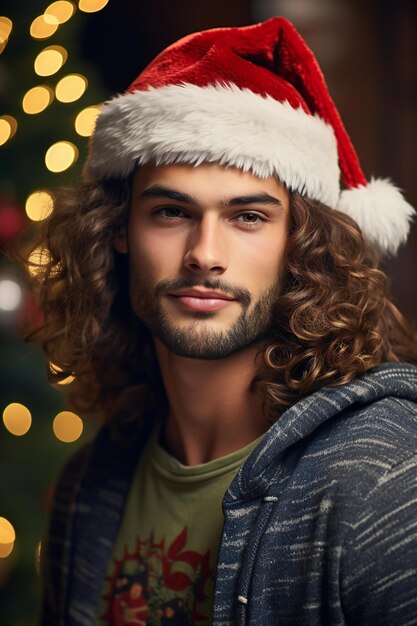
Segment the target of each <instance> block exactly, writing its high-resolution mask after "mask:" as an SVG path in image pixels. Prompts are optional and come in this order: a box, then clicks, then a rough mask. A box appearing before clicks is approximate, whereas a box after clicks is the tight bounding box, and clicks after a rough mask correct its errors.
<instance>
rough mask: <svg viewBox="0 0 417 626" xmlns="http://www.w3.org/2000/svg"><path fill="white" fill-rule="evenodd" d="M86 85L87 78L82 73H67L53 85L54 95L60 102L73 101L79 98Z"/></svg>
mask: <svg viewBox="0 0 417 626" xmlns="http://www.w3.org/2000/svg"><path fill="white" fill-rule="evenodd" d="M87 86H88V80H87V79H86V77H85V76H82V74H68V76H64V78H61V80H60V81H59V83H58V84H57V86H56V87H55V95H56V97H57V100H59V101H60V102H75V100H78V98H81V96H82V95H83V93H84V92H85V90H86V89H87Z"/></svg>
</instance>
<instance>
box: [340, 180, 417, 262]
mask: <svg viewBox="0 0 417 626" xmlns="http://www.w3.org/2000/svg"><path fill="white" fill-rule="evenodd" d="M335 208H336V209H338V210H339V211H341V212H342V213H346V214H347V215H349V216H350V217H351V218H353V219H354V220H355V222H356V223H357V224H358V225H359V226H360V228H361V230H362V232H363V234H364V236H365V237H366V238H367V239H368V240H369V241H372V242H373V243H375V244H377V246H378V247H379V248H380V249H381V250H384V251H386V252H388V253H390V254H395V252H396V251H397V249H398V247H399V245H400V244H401V243H404V242H405V240H406V239H407V235H408V231H409V230H410V222H411V220H412V218H413V216H414V215H415V211H414V209H413V207H412V206H411V204H409V203H408V202H407V201H406V200H405V199H404V197H403V195H402V194H401V192H400V190H399V189H398V188H397V187H395V185H393V184H392V183H391V181H390V180H388V179H372V180H371V181H370V182H369V183H368V184H367V185H366V187H365V186H363V185H361V186H360V187H357V188H354V189H346V190H345V191H342V193H341V195H340V200H339V204H338V206H337V207H335Z"/></svg>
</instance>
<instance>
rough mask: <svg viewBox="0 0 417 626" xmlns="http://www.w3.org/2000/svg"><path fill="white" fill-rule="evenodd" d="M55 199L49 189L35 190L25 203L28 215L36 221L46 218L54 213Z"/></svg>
mask: <svg viewBox="0 0 417 626" xmlns="http://www.w3.org/2000/svg"><path fill="white" fill-rule="evenodd" d="M53 208H54V201H53V198H52V196H51V194H50V193H48V192H47V191H34V192H33V193H31V194H30V196H28V198H27V200H26V204H25V211H26V215H27V216H28V217H29V219H31V220H32V221H34V222H40V221H41V220H44V219H46V218H47V217H49V215H50V214H51V213H52V210H53Z"/></svg>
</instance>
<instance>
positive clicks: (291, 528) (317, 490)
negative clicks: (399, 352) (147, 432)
mask: <svg viewBox="0 0 417 626" xmlns="http://www.w3.org/2000/svg"><path fill="white" fill-rule="evenodd" d="M143 443H144V442H143V441H141V440H138V439H137V438H136V439H135V437H133V436H132V437H131V438H130V444H129V445H127V446H126V445H121V444H118V443H117V442H116V441H115V440H113V438H112V436H111V431H110V429H109V428H108V427H104V428H103V429H102V430H101V431H100V433H99V435H98V436H97V437H96V438H95V440H94V441H93V442H92V443H91V444H89V445H88V446H86V447H84V448H82V449H81V451H79V452H78V453H77V454H76V455H75V456H74V457H73V458H72V459H71V461H70V463H69V464H67V466H66V468H65V470H64V471H63V473H62V475H61V477H60V480H59V482H58V484H57V487H56V490H55V497H54V504H53V510H52V514H51V518H50V527H49V533H48V540H47V542H46V547H45V550H44V551H43V556H42V568H43V583H44V596H43V608H42V617H41V626H64V625H65V626H92V625H93V624H94V620H95V613H96V608H97V604H98V601H99V596H100V592H101V589H102V585H103V579H104V577H105V575H106V567H107V562H108V559H109V558H110V555H111V550H112V545H113V542H114V540H115V537H116V534H117V530H118V526H119V523H120V521H121V517H122V513H123V508H124V503H125V499H126V496H127V493H128V491H129V485H130V479H131V476H132V474H133V471H134V469H135V467H136V464H137V461H138V455H139V453H140V449H141V447H142V445H143ZM416 470H417V367H414V366H412V365H408V364H405V363H385V364H383V365H382V366H380V367H379V368H378V369H376V370H373V371H372V372H369V373H367V374H366V375H365V376H362V377H361V378H358V379H356V380H355V381H353V382H351V383H349V384H346V385H344V386H341V387H335V388H330V387H324V388H322V389H321V390H319V391H316V392H315V393H313V394H311V395H310V396H308V397H305V398H303V399H302V400H300V401H299V402H297V403H296V404H294V405H293V406H292V407H290V408H289V409H288V410H287V411H286V412H285V413H284V414H283V415H282V416H281V417H280V418H279V419H278V420H277V422H276V423H275V424H274V425H273V426H271V428H270V429H269V430H268V432H267V433H266V434H265V436H264V438H263V439H262V440H261V442H260V443H259V444H258V445H257V447H256V448H255V449H254V450H253V451H252V452H251V454H250V455H249V457H248V458H247V459H246V461H245V462H244V463H243V464H242V466H241V468H240V470H239V472H238V473H237V475H236V477H235V478H234V480H233V481H232V483H231V485H230V487H229V489H228V490H227V492H226V494H225V496H224V500H223V510H224V526H223V533H222V540H221V546H220V552H219V559H218V566H217V573H216V590H215V601H214V614H213V624H214V625H215V626H220V625H222V626H226V625H232V624H236V625H237V624H238V625H242V626H243V625H251V626H257V625H259V626H269V625H272V624H273V625H277V624H279V625H280V626H281V625H284V624H285V625H291V626H303V625H308V626H318V625H329V626H330V625H331V626H336V625H337V626H344V625H346V626H365V625H366V626H379V625H381V626H382V625H386V626H388V625H389V626H411V625H413V624H414V625H416V624H417V471H416Z"/></svg>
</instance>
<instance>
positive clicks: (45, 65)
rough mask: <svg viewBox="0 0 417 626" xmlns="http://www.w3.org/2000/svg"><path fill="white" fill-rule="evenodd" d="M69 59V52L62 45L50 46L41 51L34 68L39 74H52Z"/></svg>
mask: <svg viewBox="0 0 417 626" xmlns="http://www.w3.org/2000/svg"><path fill="white" fill-rule="evenodd" d="M67 59H68V52H67V51H66V50H65V48H63V47H62V46H48V47H47V48H44V49H43V50H42V51H41V52H39V54H38V56H37V57H36V59H35V63H34V68H35V72H36V73H37V74H38V76H52V74H55V73H56V72H58V71H59V70H60V69H61V67H62V66H63V65H64V63H65V62H66V60H67Z"/></svg>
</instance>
